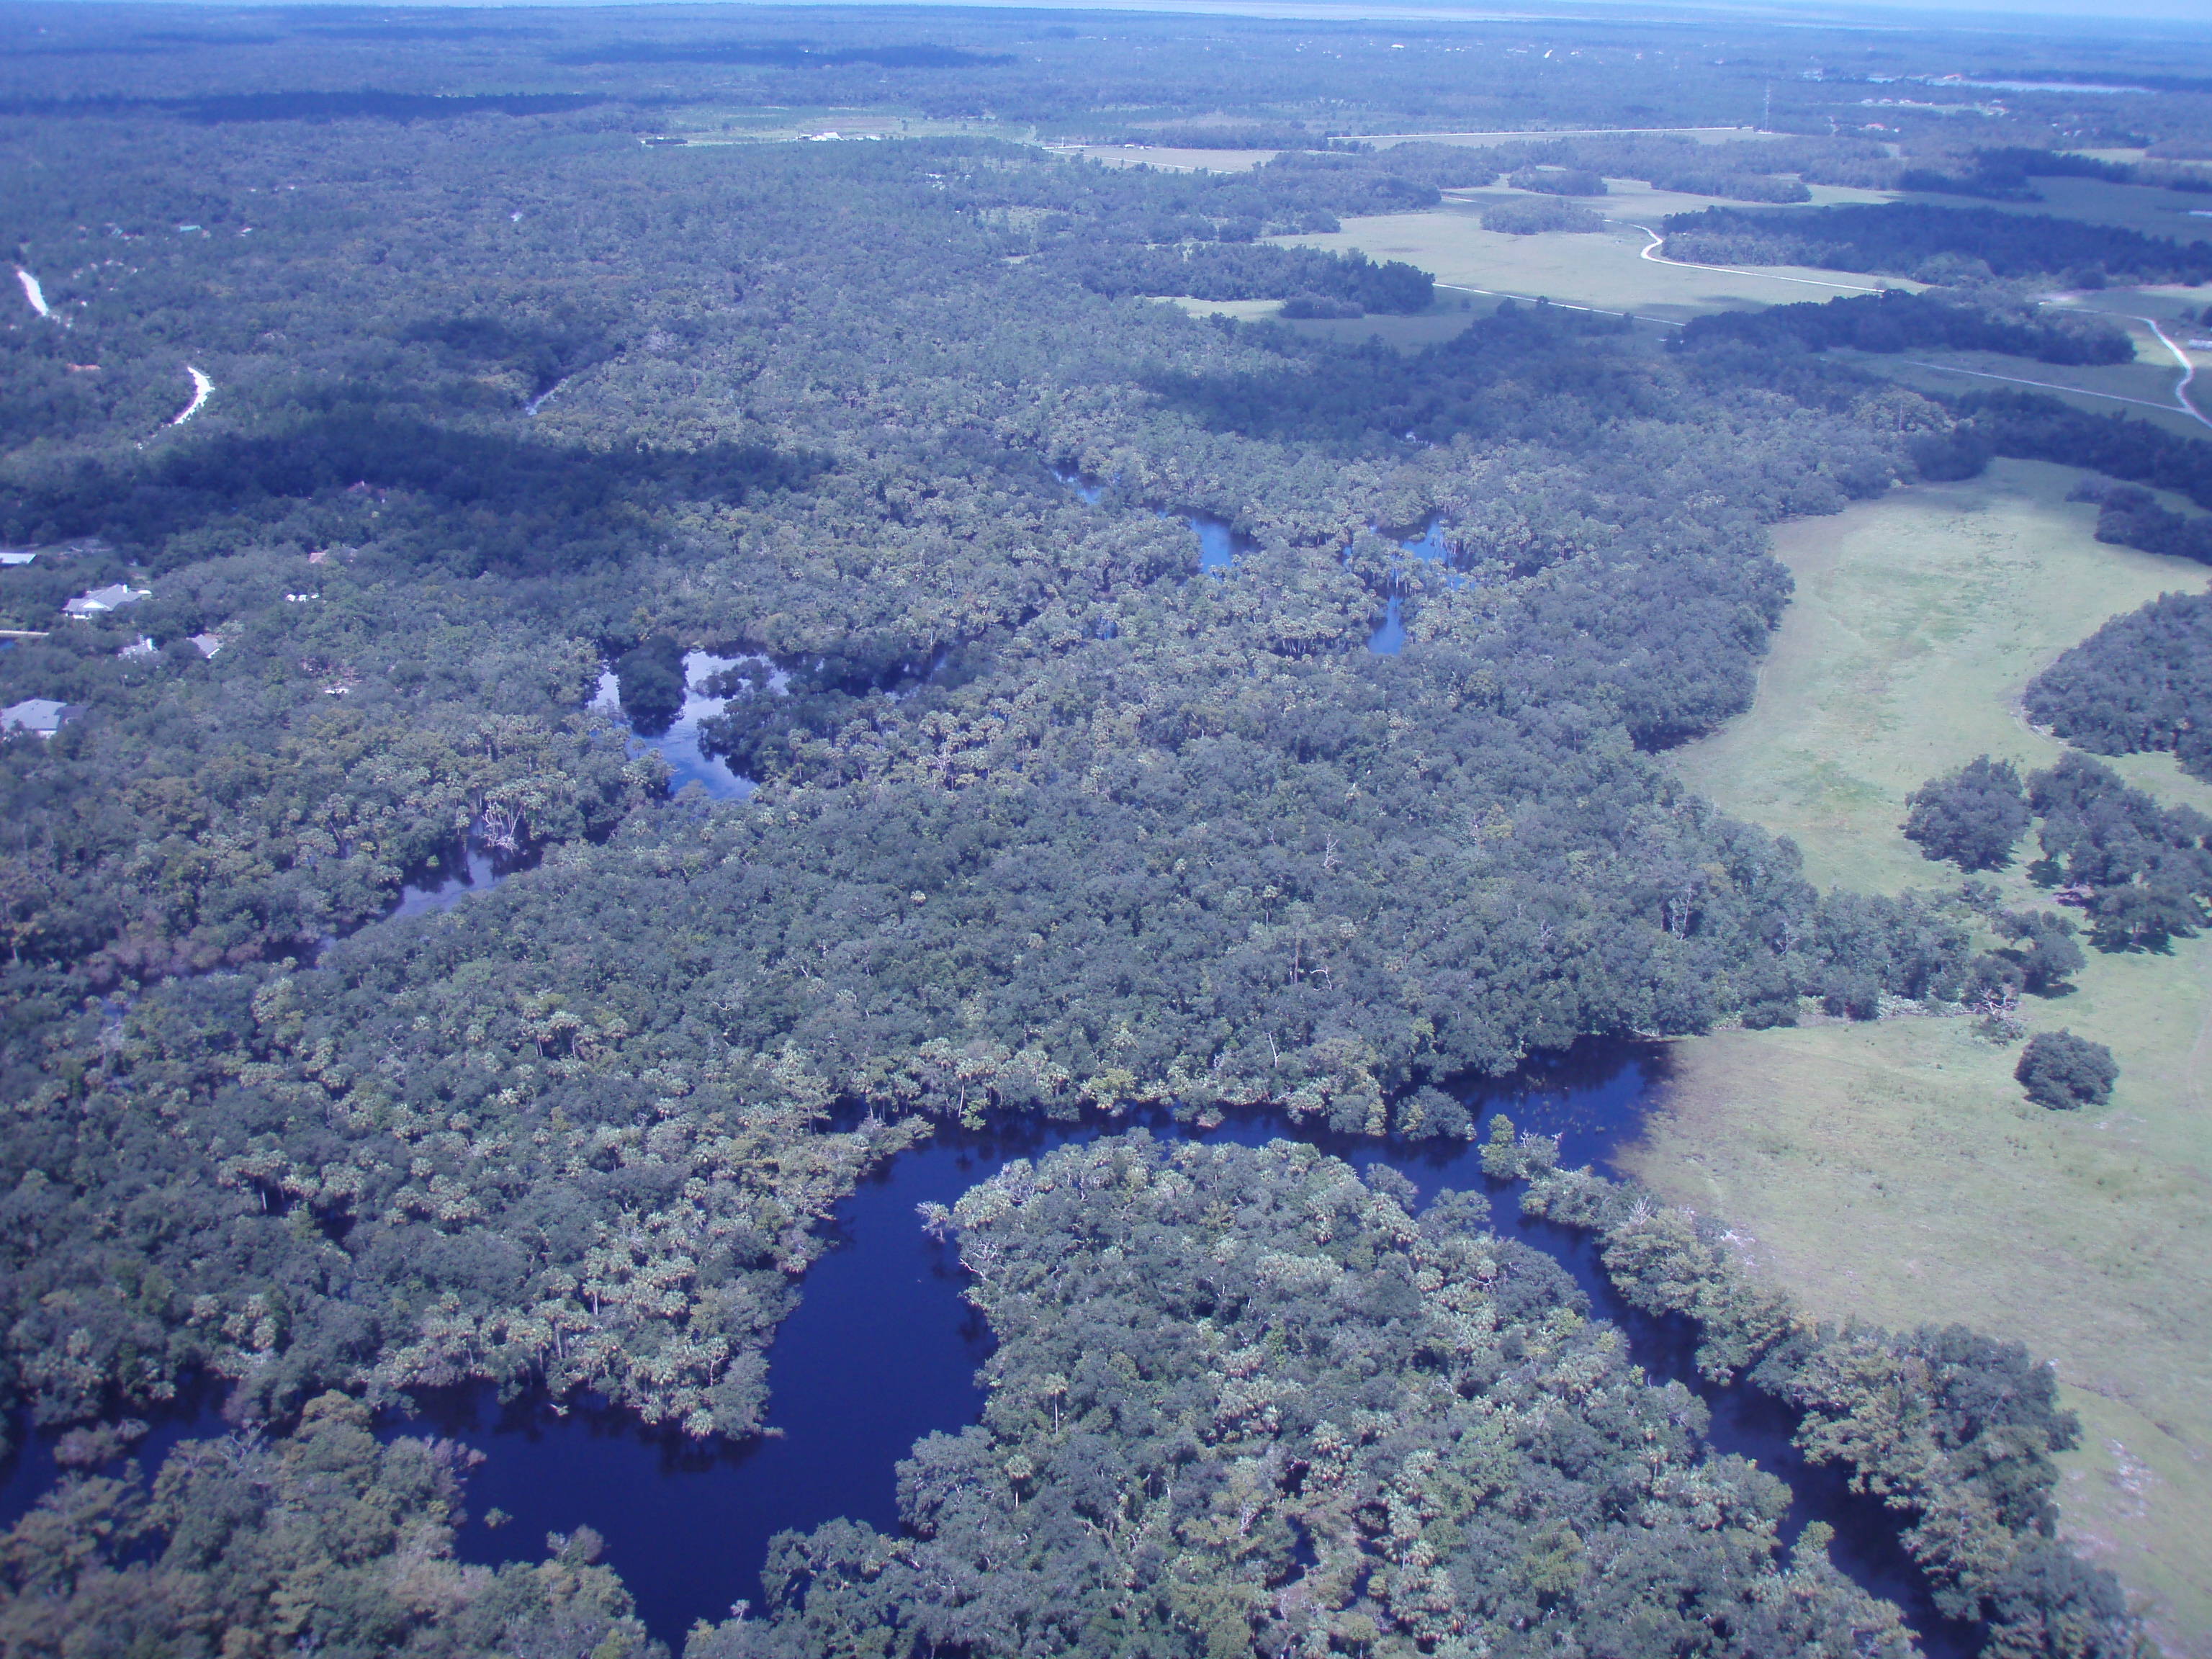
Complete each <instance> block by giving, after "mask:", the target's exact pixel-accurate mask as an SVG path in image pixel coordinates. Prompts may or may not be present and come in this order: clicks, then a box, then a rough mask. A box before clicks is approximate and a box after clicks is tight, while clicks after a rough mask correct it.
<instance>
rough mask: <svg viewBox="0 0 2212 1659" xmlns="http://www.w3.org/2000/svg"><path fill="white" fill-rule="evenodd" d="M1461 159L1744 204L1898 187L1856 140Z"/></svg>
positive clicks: (1560, 142) (1667, 136)
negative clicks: (1815, 192) (1822, 190)
mask: <svg viewBox="0 0 2212 1659" xmlns="http://www.w3.org/2000/svg"><path fill="white" fill-rule="evenodd" d="M1384 153H1385V154H1386V155H1395V154H1396V153H1397V152H1396V151H1395V150H1390V151H1386V152H1384ZM1462 154H1463V155H1472V156H1479V157H1480V158H1482V159H1483V160H1485V161H1489V162H1491V163H1492V165H1494V166H1495V167H1497V168H1498V171H1499V172H1500V173H1520V172H1522V171H1525V170H1528V169H1533V168H1559V169H1564V170H1566V171H1571V172H1577V173H1589V174H1592V175H1594V176H1596V177H1600V178H1604V179H1640V180H1641V181H1643V182H1644V183H1645V184H1647V185H1650V186H1651V187H1652V188H1653V189H1654V190H1668V191H1680V192H1681V193H1683V194H1685V195H1691V196H1721V197H1728V198H1729V199H1730V200H1733V201H1738V202H1772V203H1787V202H1803V201H1808V200H1809V199H1811V195H1812V192H1811V191H1808V189H1807V188H1806V185H1808V184H1814V185H1858V186H1860V187H1862V188H1871V189H1887V188H1889V187H1891V186H1892V185H1894V184H1895V183H1896V180H1897V171H1898V163H1896V162H1895V161H1892V160H1890V159H1889V153H1888V151H1887V149H1884V148H1883V147H1882V146H1881V145H1880V144H1876V143H1869V142H1866V141H1864V140H1850V139H1828V138H1800V137H1762V138H1760V139H1759V141H1758V142H1757V143H1733V144H1700V143H1697V142H1696V141H1695V140H1694V139H1691V138H1686V137H1681V136H1680V135H1679V134H1674V133H1656V132H1614V133H1592V134H1584V135H1579V136H1576V137H1561V138H1544V139H1539V140H1536V141H1534V142H1533V143H1512V144H1499V145H1495V146H1492V147H1490V148H1487V149H1468V150H1464V151H1462ZM1515 182H1516V184H1517V183H1519V182H1520V180H1519V179H1516V180H1515ZM1592 193H1595V192H1592Z"/></svg>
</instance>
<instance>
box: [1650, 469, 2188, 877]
mask: <svg viewBox="0 0 2212 1659" xmlns="http://www.w3.org/2000/svg"><path fill="white" fill-rule="evenodd" d="M2079 477H2081V474H2080V473H2079V472H2078V471H2075V470H2074V469H2072V468H2068V467H2059V466H2051V465H2045V464H2042V463H2039V462H2033V461H1996V462H1993V463H1992V464H1991V465H1990V470H1989V471H1988V473H1987V474H1985V475H1984V477H1980V478H1975V479H1970V480H1967V481H1966V482H1965V483H1954V484H1923V485H1920V486H1917V487H1916V488H1914V489H1899V490H1894V491H1893V492H1891V494H1890V495H1887V496H1886V497H1883V498H1882V499H1881V500H1879V501H1867V502H1863V503H1861V504H1859V505H1857V506H1855V507H1850V508H1848V509H1847V510H1845V511H1844V512H1843V513H1838V514H1836V515H1835V516H1833V517H1832V518H1825V519H1803V520H1796V521H1795V522H1793V523H1790V524H1788V525H1785V526H1783V527H1782V529H1781V530H1780V531H1779V532H1777V534H1776V537H1775V552H1776V554H1777V556H1779V557H1780V558H1781V559H1782V561H1783V562H1784V563H1785V564H1787V565H1788V566H1789V567H1790V570H1791V571H1792V573H1793V574H1795V575H1796V578H1797V592H1796V599H1794V601H1793V602H1792V603H1791V605H1790V609H1789V611H1788V612H1787V613H1786V614H1785V615H1784V618H1783V622H1782V626H1781V628H1780V629H1779V630H1778V632H1777V634H1776V635H1775V639H1774V643H1773V647H1772V649H1771V652H1770V653H1769V655H1768V658H1767V660H1766V663H1765V666H1764V667H1763V668H1762V669H1761V671H1760V674H1759V698H1758V702H1757V704H1756V706H1755V707H1754V708H1753V709H1752V711H1751V712H1750V713H1749V714H1745V715H1743V716H1741V718H1739V719H1738V720H1735V721H1733V722H1731V723H1730V724H1729V726H1725V727H1723V729H1722V730H1721V731H1720V732H1717V733H1716V734H1715V735H1714V736H1712V737H1711V738H1705V740H1704V741H1702V742H1699V743H1696V744H1691V745H1689V746H1688V747H1686V748H1685V749H1682V750H1678V751H1676V754H1675V757H1674V765H1675V766H1676V767H1677V769H1679V770H1680V774H1681V775H1682V777H1683V779H1684V780H1685V781H1686V782H1688V783H1689V784H1690V785H1691V787H1693V788H1695V789H1697V790H1698V791H1699V792H1700V793H1704V794H1706V795H1710V796H1711V797H1712V798H1713V799H1715V800H1717V801H1719V802H1720V803H1721V804H1722V805H1724V806H1726V807H1728V808H1729V810H1730V811H1735V812H1737V813H1739V814H1741V815H1742V816H1744V817H1750V818H1753V819H1754V820H1756V821H1757V822H1759V823H1763V824H1765V826H1766V827H1767V828H1768V829H1771V830H1774V831H1775V832H1777V833H1778V834H1782V835H1788V836H1793V837H1795V838H1796V841H1797V843H1798V845H1799V846H1800V847H1802V848H1803V849H1804V853H1805V863H1806V873H1807V875H1808V877H1809V878H1811V879H1812V880H1813V881H1814V883H1816V884H1819V885H1821V886H1824V887H1825V886H1828V885H1831V884H1841V885H1844V886H1849V887H1859V888H1874V889H1882V890H1896V889H1898V888H1900V887H1904V886H1906V885H1910V884H1927V883H1931V882H1934V881H1937V880H1940V879H1942V878H1943V873H1944V872H1945V870H1946V869H1948V866H1938V865H1933V864H1929V863H1928V862H1927V861H1925V860H1923V859H1922V858H1921V857H1920V856H1919V853H1918V849H1917V848H1914V847H1913V846H1912V844H1911V842H1907V841H1905V840H1904V839H1903V838H1902V837H1901V836H1899V835H1898V833H1897V826H1898V824H1899V823H1900V822H1901V821H1902V820H1903V818H1904V817H1905V796H1906V795H1907V794H1908V793H1910V792H1911V790H1913V789H1914V788H1916V787H1918V786H1919V785H1920V784H1921V783H1922V782H1923V781H1925V780H1927V779H1928V778H1929V777H1932V776H1934V775H1936V773H1938V772H1942V771H1945V770H1948V769H1950V768H1951V767H1954V766H1956V765H1958V764H1960V763H1962V762H1964V761H1967V760H1971V759H1972V758H1973V757H1975V756H1976V755H1978V754H1984V753H1987V754H1990V755H1995V756H1998V757H2002V758H2008V759H2011V760H2014V761H2017V762H2019V763H2021V764H2022V765H2023V766H2037V767H2041V766H2048V765H2050V764H2051V763H2052V762H2053V761H2055V760H2056V759H2057V757H2059V756H2060V755H2061V754H2063V753H2064V752H2065V750H2064V745H2063V744H2059V743H2057V742H2055V741H2054V740H2052V739H2051V738H2046V737H2044V736H2042V735H2041V734H2040V733H2039V732H2034V731H2033V730H2031V729H2030V728H2029V727H2028V726H2027V724H2026V723H2025V722H2024V721H2023V720H2021V718H2020V716H2019V714H2018V712H2017V708H2016V705H2017V702H2018V699H2019V696H2020V693H2021V690H2023V689H2024V688H2025V687H2026V685H2027V682H2028V681H2029V680H2030V679H2032V678H2033V677H2034V676H2035V675H2036V674H2037V673H2038V672H2039V671H2041V670H2042V668H2043V667H2044V666H2045V664H2047V663H2048V662H2049V661H2050V660H2051V659H2052V658H2053V657H2055V656H2056V655H2057V653H2059V652H2060V651H2062V650H2063V649H2064V648H2065V647H2068V646H2069V645H2072V644H2074V643H2075V641H2079V640H2080V639H2081V638H2082V637H2083V636H2084V635H2087V634H2089V633H2092V632H2093V631H2094V630H2095V629H2096V628H2097V626H2098V625H2099V624H2100V623H2102V622H2103V621H2104V620H2105V619H2106V617H2111V616H2113V615H2115V614H2117V613H2118V612H2121V611H2131V610H2133V609H2135V608H2136V606H2137V605H2142V603H2144V602H2145V601H2146V600H2148V599H2154V598H2155V597H2156V596H2157V595H2158V594H2160V593H2161V592H2169V591H2174V590H2179V589H2187V590H2190V591H2192V592H2195V591H2201V590H2202V589H2203V587H2204V585H2205V571H2204V568H2203V566H2201V565H2197V564H2192V563H2191V562H2188V561H2186V560H2184V559H2168V558H2160V557H2159V556H2156V555H2154V554H2149V553H2137V552H2135V551H2133V550H2130V549H2127V548H2119V547H2106V546H2103V545H2100V544H2099V543H2098V542H2096V541H2095V540H2094V539H2093V531H2094V529H2095V526H2096V518H2097V510H2096V508H2095V507H2093V506H2091V505H2089V504H2088V503H2087V502H2069V501H2067V500H2066V499H2065V498H2066V493H2067V491H2068V490H2069V489H2071V488H2072V487H2073V485H2074V483H2075V482H2076V481H2077V480H2078V479H2079ZM2166 499H2167V500H2168V502H2169V504H2170V505H2171V504H2173V503H2172V498H2171V497H2169V498H2166ZM2113 764H2114V765H2116V766H2118V768H2119V769H2120V770H2122V771H2123V772H2125V773H2126V774H2128V775H2129V776H2130V778H2132V779H2135V780H2136V781H2141V782H2142V783H2143V784H2144V785H2145V787H2148V788H2151V789H2153V790H2154V792H2155V793H2159V794H2160V796H2162V797H2164V798H2167V799H2182V800H2186V801H2188V802H2189V803H2190V804H2191V805H2195V806H2197V807H2199V808H2201V809H2203V810H2205V811H2212V786H2207V785H2205V784H2203V783H2200V782H2198V781H2197V780H2195V779H2193V778H2191V777H2189V776H2187V775H2185V774H2184V773H2183V772H2182V771H2181V769H2179V767H2178V766H2176V765H2175V764H2174V763H2173V761H2172V757H2170V756H2166V755H2135V756H2128V757H2122V758H2121V759H2119V760H2117V761H2115V762H2113ZM2015 879H2017V878H2015ZM2023 891H2025V889H2024V887H2023Z"/></svg>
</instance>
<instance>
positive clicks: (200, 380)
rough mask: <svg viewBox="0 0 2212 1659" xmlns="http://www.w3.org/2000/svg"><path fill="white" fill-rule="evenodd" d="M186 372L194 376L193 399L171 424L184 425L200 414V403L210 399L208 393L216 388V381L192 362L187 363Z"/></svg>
mask: <svg viewBox="0 0 2212 1659" xmlns="http://www.w3.org/2000/svg"><path fill="white" fill-rule="evenodd" d="M185 374H189V375H191V377H192V400H191V402H190V403H188V404H185V409H184V413H182V414H181V415H179V416H177V418H176V419H175V420H173V421H172V422H169V424H170V425H171V426H182V425H183V424H184V423H185V422H186V421H189V420H191V418H192V416H195V415H197V414H198V413H199V412H200V405H201V404H204V403H205V402H206V401H207V400H208V393H209V392H212V391H214V390H215V382H214V381H213V380H210V379H208V377H207V376H206V375H204V374H201V373H200V372H199V370H197V368H193V367H192V366H191V364H189V363H187V364H185Z"/></svg>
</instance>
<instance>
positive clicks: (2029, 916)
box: [1996, 910, 2087, 997]
mask: <svg viewBox="0 0 2212 1659" xmlns="http://www.w3.org/2000/svg"><path fill="white" fill-rule="evenodd" d="M1996 930H1997V932H1998V933H2002V934H2003V935H2004V937H2005V938H2007V939H2011V940H2013V941H2014V942H2015V948H2014V949H2013V950H2011V951H2007V952H2006V953H2005V954H2006V955H2007V956H2008V957H2012V958H2013V959H2014V960H2015V962H2017V963H2018V964H2019V966H2020V971H2021V983H2022V984H2023V985H2025V986H2026V987H2027V988H2028V989H2029V990H2031V991H2033V992H2034V993H2035V994H2036V995H2038V996H2039V997H2047V996H2055V995H2056V994H2058V993H2059V992H2060V991H2062V990H2063V989H2065V988H2066V981H2067V980H2069V979H2070V978H2071V977H2072V976H2073V975H2075V974H2078V973H2080V972H2081V965H2082V963H2084V962H2085V961H2086V960H2087V958H2086V957H2083V956H2082V954H2081V946H2080V945H2076V944H2075V942H2074V939H2075V927H2074V924H2073V923H2072V922H2071V921H2069V920H2068V919H2067V918H2066V917H2064V916H2062V915H2059V914H2058V913H2057V911H2056V910H2013V911H2008V912H2006V913H2005V914H2003V915H2000V916H1998V917H1997V918H1996Z"/></svg>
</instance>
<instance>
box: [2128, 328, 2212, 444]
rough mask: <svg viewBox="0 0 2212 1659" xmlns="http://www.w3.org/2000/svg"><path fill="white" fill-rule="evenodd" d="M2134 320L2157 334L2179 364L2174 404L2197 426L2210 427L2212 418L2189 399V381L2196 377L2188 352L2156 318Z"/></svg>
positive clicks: (2159, 341) (2159, 340)
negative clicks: (2179, 372)
mask: <svg viewBox="0 0 2212 1659" xmlns="http://www.w3.org/2000/svg"><path fill="white" fill-rule="evenodd" d="M2136 321H2137V322H2139V323H2141V324H2142V325H2144V326H2145V327H2147V328H2148V329H2149V330H2150V331H2151V332H2152V333H2154V334H2155V335H2157V336H2158V343H2160V345H2162V346H2164V347H2165V348H2166V349H2167V350H2168V351H2170V352H2172V354H2173V361H2174V362H2177V363H2179V364H2180V365H2181V378H2180V379H2179V380H2177V381H2175V382H2174V386H2173V401H2174V403H2175V404H2176V405H2177V406H2179V409H2180V410H2181V412H2182V413H2183V414H2185V415H2186V416H2189V418H2190V419H2191V420H2192V421H2194V422H2197V424H2198V425H2199V426H2206V427H2212V420H2207V419H2206V418H2205V416H2204V411H2203V410H2201V409H2199V408H2197V405H2196V404H2192V403H2191V402H2190V401H2189V383H2190V382H2191V380H2195V379H2196V378H2197V365H2196V364H2195V363H2192V362H2190V361H2189V354H2188V353H2187V352H2185V351H2184V350H2183V349H2181V348H2180V347H2179V346H2178V345H2176V344H2174V343H2173V342H2172V340H2171V339H2170V338H2168V337H2167V336H2166V331H2165V330H2164V329H2162V328H2160V326H2159V325H2158V319H2156V318H2155V317H2138V318H2136Z"/></svg>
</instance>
